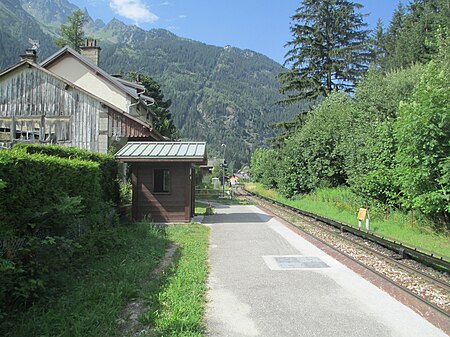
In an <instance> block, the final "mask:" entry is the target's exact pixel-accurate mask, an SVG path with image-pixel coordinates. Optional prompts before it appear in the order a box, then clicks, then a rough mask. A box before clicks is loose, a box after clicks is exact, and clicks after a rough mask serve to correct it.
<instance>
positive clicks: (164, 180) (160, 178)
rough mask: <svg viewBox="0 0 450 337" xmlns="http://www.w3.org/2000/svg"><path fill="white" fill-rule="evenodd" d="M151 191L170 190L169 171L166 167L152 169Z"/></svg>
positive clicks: (164, 191) (166, 191) (165, 191)
mask: <svg viewBox="0 0 450 337" xmlns="http://www.w3.org/2000/svg"><path fill="white" fill-rule="evenodd" d="M153 192H155V193H168V192H170V171H169V170H166V169H155V170H154V171H153Z"/></svg>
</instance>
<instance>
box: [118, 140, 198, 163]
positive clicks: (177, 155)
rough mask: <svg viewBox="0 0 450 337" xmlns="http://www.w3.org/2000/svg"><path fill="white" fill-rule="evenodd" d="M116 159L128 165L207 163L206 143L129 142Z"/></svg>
mask: <svg viewBox="0 0 450 337" xmlns="http://www.w3.org/2000/svg"><path fill="white" fill-rule="evenodd" d="M115 157H116V159H118V160H120V161H122V162H126V163H133V162H134V163H167V162H181V163H196V164H206V163H207V154H206V143H205V142H154V141H145V142H144V141H140V142H128V143H127V144H126V145H125V146H124V147H123V148H122V149H120V150H119V151H118V152H117V153H116V154H115Z"/></svg>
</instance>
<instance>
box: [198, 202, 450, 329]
mask: <svg viewBox="0 0 450 337" xmlns="http://www.w3.org/2000/svg"><path fill="white" fill-rule="evenodd" d="M215 211H216V214H214V215H211V216H206V217H205V218H204V221H203V222H204V224H205V225H208V226H211V242H210V265H211V269H210V276H209V280H208V286H209V290H208V293H207V300H208V303H207V308H206V325H207V335H208V336H217V337H222V336H227V337H240V336H267V337H278V336H280V337H282V336H295V337H301V336H305V337H327V336H330V337H331V336H333V337H340V336H342V337H353V336H354V337H365V336H367V337H378V336H379V337H389V336H392V337H402V336H405V337H412V336H417V337H434V336H436V337H437V336H440V337H444V336H447V335H446V334H445V333H444V332H443V331H441V330H439V329H438V328H436V327H435V326H433V325H432V324H431V323H429V322H428V321H426V320H425V319H424V318H422V317H421V316H419V315H418V314H416V313H415V312H414V311H413V310H411V309H410V308H408V307H406V306H405V305H403V304H401V303H400V302H398V301H396V300H395V299H394V298H392V297H391V296H389V295H388V294H387V293H385V292H383V291H382V290H380V289H379V288H377V287H376V286H374V285H372V284H371V283H370V282H368V281H366V280H365V279H363V278H362V277H361V276H359V275H357V274H356V273H354V272H353V271H351V270H350V269H348V268H347V267H345V266H344V265H342V264H341V263H339V262H338V261H336V260H335V259H333V258H332V257H330V256H329V255H327V254H326V253H324V252H323V251H321V250H320V249H318V248H317V247H315V246H314V245H312V244H311V243H309V242H308V241H306V240H305V239H303V238H302V237H300V236H299V235H297V234H295V233H294V232H292V231H291V230H290V229H288V228H287V227H286V226H285V225H283V224H282V223H281V222H280V221H278V220H276V219H275V218H273V217H272V216H270V215H268V214H266V213H264V212H263V211H261V210H260V209H259V208H257V207H256V206H241V205H236V206H234V205H233V206H226V205H224V206H219V205H217V206H216V207H215Z"/></svg>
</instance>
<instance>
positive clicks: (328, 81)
mask: <svg viewBox="0 0 450 337" xmlns="http://www.w3.org/2000/svg"><path fill="white" fill-rule="evenodd" d="M361 8H362V5H361V4H358V3H354V2H351V1H346V0H303V1H302V2H301V5H300V7H299V8H298V9H297V10H296V13H295V15H294V16H292V23H291V27H290V29H291V32H292V35H293V40H292V41H290V42H288V43H287V44H286V46H288V47H290V48H291V49H290V50H289V51H288V52H287V54H286V59H285V64H284V65H285V66H286V67H288V68H289V69H288V70H287V71H286V72H283V73H281V74H280V75H279V80H280V82H281V92H282V93H284V94H288V97H287V99H285V100H284V102H285V103H288V104H289V103H295V102H298V101H300V100H303V99H315V98H317V97H326V96H328V95H329V94H330V92H331V91H333V90H338V91H346V92H349V91H352V90H353V87H354V84H355V82H357V81H358V80H359V79H360V77H361V75H362V74H363V72H364V71H365V70H366V69H367V66H368V63H369V62H370V59H371V53H370V51H369V50H368V49H369V48H368V43H367V42H368V31H367V30H365V29H364V28H365V27H366V26H367V24H366V23H364V21H363V16H364V15H363V14H360V13H358V12H357V10H359V9H361Z"/></svg>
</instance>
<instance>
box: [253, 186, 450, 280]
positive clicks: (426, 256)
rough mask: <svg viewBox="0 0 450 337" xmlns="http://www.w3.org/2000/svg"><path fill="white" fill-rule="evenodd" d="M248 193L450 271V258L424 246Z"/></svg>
mask: <svg viewBox="0 0 450 337" xmlns="http://www.w3.org/2000/svg"><path fill="white" fill-rule="evenodd" d="M244 191H245V192H246V193H249V194H251V195H253V196H255V197H259V198H261V199H264V200H266V201H268V202H271V203H273V204H276V205H279V206H281V207H284V208H287V209H290V210H291V211H293V212H295V213H298V214H301V215H304V216H306V217H310V218H313V219H314V220H318V221H321V222H323V223H326V224H328V225H331V226H333V227H335V228H338V229H339V230H340V231H341V232H348V233H351V234H353V235H355V236H358V237H362V238H364V239H366V240H369V241H372V242H375V243H377V244H379V245H380V246H383V247H385V248H387V249H390V250H392V251H394V252H396V253H397V254H399V255H400V257H401V258H410V259H412V260H415V261H417V262H419V263H422V264H424V265H427V266H429V267H432V268H434V269H437V270H440V271H444V272H447V273H450V258H449V257H447V256H444V255H441V254H438V253H435V252H432V251H428V250H426V249H424V248H420V247H416V246H413V245H409V244H407V243H404V242H401V241H398V240H395V239H392V238H389V237H386V236H380V235H378V234H376V233H374V232H372V231H370V230H360V229H358V228H355V227H353V226H351V225H349V224H345V223H342V222H339V221H336V220H333V219H329V218H326V217H324V216H322V215H318V214H315V213H311V212H308V211H304V210H301V209H298V208H296V207H292V206H289V205H286V204H283V203H281V202H279V201H277V200H274V199H271V198H268V197H265V196H262V195H259V194H256V193H253V192H250V191H248V190H246V189H244Z"/></svg>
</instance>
